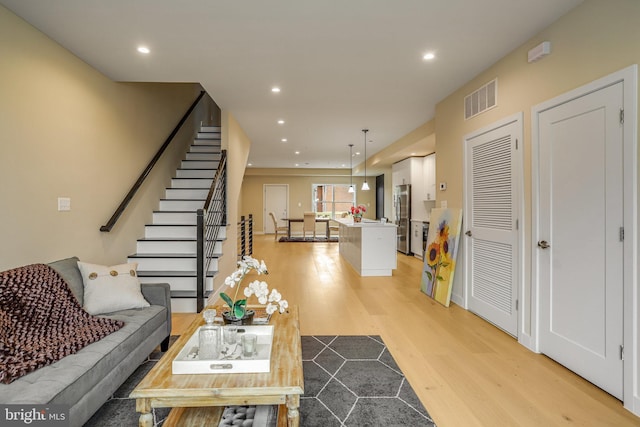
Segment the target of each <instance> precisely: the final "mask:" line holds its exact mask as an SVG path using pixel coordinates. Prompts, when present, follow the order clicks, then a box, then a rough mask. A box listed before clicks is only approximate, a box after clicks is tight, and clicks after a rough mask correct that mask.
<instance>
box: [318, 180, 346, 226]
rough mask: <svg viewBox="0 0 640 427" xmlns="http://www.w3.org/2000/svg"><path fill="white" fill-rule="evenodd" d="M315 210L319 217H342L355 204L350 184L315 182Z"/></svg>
mask: <svg viewBox="0 0 640 427" xmlns="http://www.w3.org/2000/svg"><path fill="white" fill-rule="evenodd" d="M312 194H313V210H314V212H315V213H316V215H317V216H319V217H327V218H340V217H341V216H342V214H343V213H344V212H349V209H351V206H353V205H354V204H355V201H356V193H355V192H353V193H349V184H313V192H312Z"/></svg>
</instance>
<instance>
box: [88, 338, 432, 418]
mask: <svg viewBox="0 0 640 427" xmlns="http://www.w3.org/2000/svg"><path fill="white" fill-rule="evenodd" d="M176 338H177V337H172V340H171V343H173V342H174V341H175V339H176ZM161 356H162V353H160V352H159V351H155V352H153V353H152V354H150V355H149V359H148V360H147V361H145V362H144V363H143V364H142V365H140V367H139V368H138V369H137V370H136V371H135V372H134V373H133V374H132V375H131V377H129V379H128V380H127V381H126V382H125V383H124V384H123V385H122V386H121V387H120V388H119V389H118V391H117V392H116V393H115V394H114V395H113V396H112V397H111V399H109V401H108V402H107V403H105V404H104V405H103V406H102V408H100V410H98V412H97V413H96V414H95V415H94V416H93V417H92V418H91V419H90V420H89V421H88V422H87V423H86V424H85V426H87V427H112V426H113V427H127V426H131V427H135V426H137V425H138V416H139V414H138V413H137V412H136V408H135V400H134V399H129V397H128V396H129V393H131V391H132V390H133V389H134V388H135V386H136V385H137V384H138V382H140V380H142V378H144V376H145V375H146V374H147V373H148V372H149V370H151V368H152V367H153V365H154V364H155V363H156V362H157V361H158V360H159V359H160V357H161ZM302 363H303V370H304V390H305V393H304V395H302V396H301V398H300V426H302V427H333V426H335V427H378V426H380V427H383V426H384V427H407V426H411V427H422V426H424V427H431V426H435V424H434V422H433V420H432V419H431V417H430V415H429V413H428V412H427V410H426V409H425V408H424V406H423V405H422V403H420V400H419V399H418V397H417V396H416V394H415V392H414V391H413V389H412V388H411V386H410V385H409V383H408V382H407V379H406V378H405V377H404V375H403V374H402V371H401V370H400V368H398V366H397V365H396V362H395V360H394V359H393V357H392V356H391V354H390V353H389V351H388V350H387V347H386V346H385V344H384V342H383V341H382V339H381V338H380V337H379V336H345V335H340V336H335V335H334V336H303V337H302ZM169 410H170V409H169V408H159V409H153V416H154V424H153V425H154V426H155V427H159V426H162V424H163V422H164V420H165V418H166V417H167V416H168V415H169ZM211 425H212V427H215V426H217V423H212V424H211Z"/></svg>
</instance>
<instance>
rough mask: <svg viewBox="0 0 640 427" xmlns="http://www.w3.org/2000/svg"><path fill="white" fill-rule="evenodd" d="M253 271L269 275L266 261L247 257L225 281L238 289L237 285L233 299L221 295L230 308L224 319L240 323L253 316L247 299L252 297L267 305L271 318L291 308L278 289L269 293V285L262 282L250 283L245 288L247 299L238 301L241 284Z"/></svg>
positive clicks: (223, 294) (222, 293)
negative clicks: (248, 308)
mask: <svg viewBox="0 0 640 427" xmlns="http://www.w3.org/2000/svg"><path fill="white" fill-rule="evenodd" d="M251 270H255V271H256V272H257V273H258V275H260V274H269V271H268V270H267V266H266V265H265V263H264V261H258V260H257V259H255V258H253V257H250V256H245V257H243V258H242V260H241V261H238V269H237V270H236V271H234V272H233V273H232V274H231V275H230V276H228V277H227V278H226V279H225V280H224V284H225V285H227V286H229V287H231V288H234V287H236V285H238V287H237V288H236V292H235V294H234V296H233V299H231V297H230V296H229V295H227V294H226V293H224V292H221V293H220V297H221V298H222V299H223V300H224V302H226V303H227V305H228V306H229V312H228V315H227V316H225V313H223V317H225V320H229V321H232V322H234V321H240V320H241V319H244V318H245V317H247V316H248V315H253V313H251V310H247V298H249V297H251V296H252V295H255V296H256V297H257V298H258V302H259V303H260V304H266V312H267V314H268V315H269V316H271V315H272V314H273V313H275V312H276V311H279V312H280V313H284V312H285V311H286V310H287V308H288V307H289V303H288V302H287V300H284V299H282V295H280V293H279V292H278V290H277V289H275V288H274V289H272V290H271V292H269V285H268V284H267V282H264V281H260V280H254V281H253V282H251V283H249V285H248V286H247V287H246V288H244V296H245V298H242V299H238V291H239V290H240V282H242V280H243V279H244V277H245V276H246V275H247V273H249V272H250V271H251Z"/></svg>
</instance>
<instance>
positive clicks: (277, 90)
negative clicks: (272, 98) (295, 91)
mask: <svg viewBox="0 0 640 427" xmlns="http://www.w3.org/2000/svg"><path fill="white" fill-rule="evenodd" d="M271 92H273V93H279V92H280V88H279V87H277V86H274V87H272V88H271Z"/></svg>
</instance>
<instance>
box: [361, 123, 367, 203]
mask: <svg viewBox="0 0 640 427" xmlns="http://www.w3.org/2000/svg"><path fill="white" fill-rule="evenodd" d="M362 132H364V182H363V183H362V190H364V191H367V190H369V184H368V183H367V132H369V129H362Z"/></svg>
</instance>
